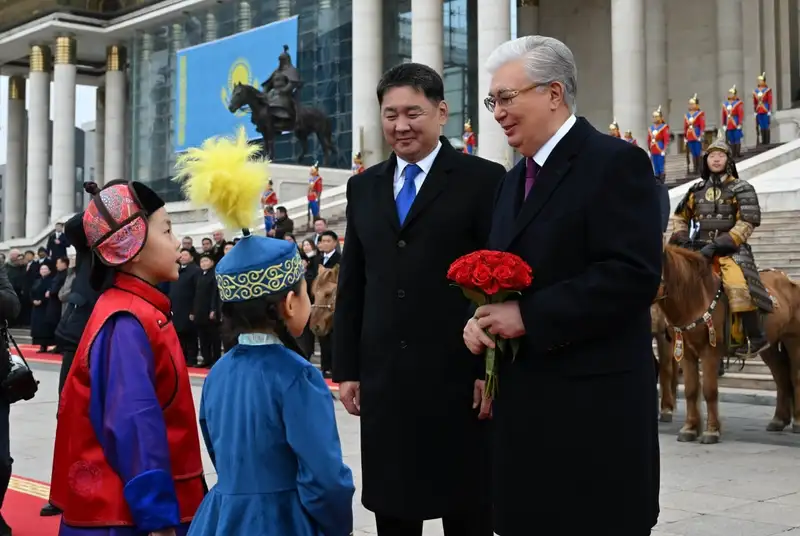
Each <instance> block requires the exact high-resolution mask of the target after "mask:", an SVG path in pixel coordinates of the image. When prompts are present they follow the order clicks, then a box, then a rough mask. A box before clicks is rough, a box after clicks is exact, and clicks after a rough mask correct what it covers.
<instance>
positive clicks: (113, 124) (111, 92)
mask: <svg viewBox="0 0 800 536" xmlns="http://www.w3.org/2000/svg"><path fill="white" fill-rule="evenodd" d="M126 58H127V56H126V51H125V48H124V47H122V46H119V45H111V46H110V47H108V48H107V49H106V98H105V108H106V113H105V118H106V120H105V136H104V138H105V145H104V149H103V157H104V158H105V165H104V170H103V171H104V173H103V179H104V182H106V183H108V182H111V181H114V180H117V179H123V178H125V115H126V114H125V104H126V102H125V101H126V99H125V62H126Z"/></svg>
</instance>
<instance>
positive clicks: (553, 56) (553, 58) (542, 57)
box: [486, 35, 578, 113]
mask: <svg viewBox="0 0 800 536" xmlns="http://www.w3.org/2000/svg"><path fill="white" fill-rule="evenodd" d="M517 60H523V62H524V64H525V73H526V74H527V75H528V78H530V80H531V82H533V83H538V84H549V83H551V82H558V83H559V84H561V85H562V86H564V101H565V102H566V104H567V106H569V109H570V110H571V111H572V112H573V113H575V97H576V93H577V90H578V68H577V67H576V66H575V57H574V56H573V55H572V51H571V50H570V49H569V47H568V46H567V45H565V44H564V43H562V42H561V41H559V40H558V39H555V38H553V37H545V36H543V35H529V36H526V37H520V38H518V39H513V40H511V41H506V42H505V43H503V44H502V45H500V46H499V47H497V48H496V49H494V52H492V53H491V54H490V55H489V59H488V60H486V69H487V70H488V71H489V73H490V74H494V73H495V71H497V69H499V68H500V67H502V66H503V65H505V64H506V63H509V62H512V61H517Z"/></svg>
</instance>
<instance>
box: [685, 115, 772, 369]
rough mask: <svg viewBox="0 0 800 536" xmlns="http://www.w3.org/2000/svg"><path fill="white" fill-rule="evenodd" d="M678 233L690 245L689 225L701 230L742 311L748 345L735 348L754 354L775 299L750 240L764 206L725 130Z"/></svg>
mask: <svg viewBox="0 0 800 536" xmlns="http://www.w3.org/2000/svg"><path fill="white" fill-rule="evenodd" d="M671 219H672V221H673V226H674V229H675V230H674V232H673V234H672V237H671V238H670V243H675V244H681V245H682V244H688V243H689V241H690V238H689V225H690V222H691V221H692V220H695V221H697V223H698V224H699V229H698V231H697V233H696V234H695V236H694V239H693V245H694V246H695V247H702V249H700V253H702V254H703V255H705V256H706V257H707V258H708V259H709V260H710V259H713V258H714V257H717V258H718V259H719V266H720V271H721V275H722V285H723V288H724V289H725V295H726V296H727V298H728V305H729V307H730V311H731V313H734V314H738V315H741V319H742V327H743V328H744V332H745V336H746V344H744V345H743V346H742V347H740V348H738V349H737V350H736V355H737V356H738V357H750V356H752V355H754V354H757V353H758V352H761V351H763V350H765V349H766V348H767V347H768V346H769V344H768V342H767V339H766V337H765V335H764V331H763V327H762V316H763V314H765V313H770V312H772V307H773V305H772V299H771V298H770V295H769V293H768V292H767V290H766V289H765V288H764V284H763V283H762V282H761V278H760V277H759V275H758V269H757V268H756V264H755V261H754V260H753V252H752V250H751V249H750V246H749V245H748V244H747V240H748V239H749V238H750V235H751V234H752V233H753V230H754V229H755V228H756V227H758V226H759V225H760V224H761V209H760V207H759V204H758V195H756V191H755V189H754V188H753V186H752V185H751V184H750V183H749V182H747V181H745V180H742V179H739V174H738V173H737V171H736V165H735V164H734V162H733V154H732V152H731V149H730V147H729V146H728V144H727V143H725V140H724V138H723V134H722V132H721V131H720V134H719V137H718V139H717V140H716V141H715V142H714V143H712V144H711V145H710V146H709V147H708V150H707V151H706V154H705V155H704V156H703V172H702V180H701V181H700V182H698V183H696V184H694V185H693V186H692V187H691V188H690V189H689V191H688V192H686V195H685V196H684V197H683V199H682V200H681V202H680V203H679V204H678V206H677V208H676V209H675V213H674V215H673V216H672V218H671Z"/></svg>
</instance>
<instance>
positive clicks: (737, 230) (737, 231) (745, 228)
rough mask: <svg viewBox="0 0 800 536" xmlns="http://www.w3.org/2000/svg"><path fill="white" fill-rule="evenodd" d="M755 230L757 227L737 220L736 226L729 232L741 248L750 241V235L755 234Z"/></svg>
mask: <svg viewBox="0 0 800 536" xmlns="http://www.w3.org/2000/svg"><path fill="white" fill-rule="evenodd" d="M754 229H755V227H753V225H752V224H750V223H747V222H746V221H744V220H737V221H736V225H734V226H733V228H732V229H731V230H730V231H728V232H729V233H730V235H731V236H732V237H733V239H734V240H735V241H736V245H737V246H740V245H742V244H744V243H745V242H747V241H748V240H749V239H750V235H752V234H753V230H754Z"/></svg>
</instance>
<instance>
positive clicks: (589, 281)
mask: <svg viewBox="0 0 800 536" xmlns="http://www.w3.org/2000/svg"><path fill="white" fill-rule="evenodd" d="M487 68H488V70H489V71H490V73H491V74H492V81H491V87H489V88H487V89H488V91H489V94H488V96H487V97H486V99H485V101H484V103H485V105H486V107H487V108H488V109H489V110H490V111H492V112H493V114H494V118H495V120H496V121H497V122H498V123H499V124H500V126H502V127H503V130H504V132H505V135H506V137H507V138H508V144H509V145H511V146H512V147H514V148H515V149H516V150H517V151H519V152H520V153H521V154H522V155H523V156H524V157H525V158H523V159H522V161H521V162H520V163H519V164H518V165H517V166H515V167H514V168H513V169H512V170H511V171H509V172H508V174H507V175H506V176H505V178H504V179H503V182H502V183H501V184H500V186H499V187H498V190H497V194H496V196H495V204H494V210H493V212H492V214H493V216H492V226H491V231H490V235H489V244H488V246H489V249H493V250H501V251H508V252H512V253H515V254H517V255H519V256H521V257H522V258H523V259H524V260H525V261H526V262H527V263H528V264H530V266H531V267H532V268H533V283H532V285H531V286H530V287H529V288H527V289H525V290H524V291H523V292H522V294H521V296H520V297H519V299H518V300H514V301H508V302H506V303H503V304H493V305H486V306H483V307H480V308H478V309H477V311H476V313H475V315H474V317H473V318H472V319H471V320H469V322H468V323H467V325H466V327H465V329H464V341H465V343H466V345H467V347H468V348H469V349H470V350H471V351H472V352H473V353H475V354H480V353H481V352H483V351H484V350H485V348H486V347H488V346H492V345H493V344H494V343H493V342H492V340H491V339H490V338H489V337H487V336H486V334H485V333H484V330H488V331H489V332H490V333H492V334H498V335H501V336H502V337H504V338H506V339H513V338H519V340H520V346H519V351H518V353H517V355H516V358H515V359H513V360H512V359H511V358H510V357H509V356H504V357H503V358H502V359H501V364H500V367H499V376H498V378H499V386H500V387H499V391H498V397H497V399H496V400H495V401H494V407H493V417H494V427H493V445H492V451H493V480H494V482H493V488H494V489H493V492H494V495H493V503H494V512H495V531H496V532H497V533H498V534H500V535H501V536H529V535H530V534H533V533H535V532H537V530H538V531H544V532H547V533H548V534H550V535H553V536H578V535H580V534H585V533H591V534H605V533H608V534H614V536H643V535H646V534H650V532H651V528H652V527H653V526H654V525H655V524H656V521H657V519H658V491H659V447H658V428H657V426H658V425H657V422H656V419H655V415H654V413H653V407H655V405H656V383H655V382H656V379H655V373H654V370H653V357H652V347H651V337H650V304H651V303H652V301H653V299H654V298H655V296H656V293H657V290H658V286H659V282H660V277H661V253H662V235H661V222H660V220H661V217H660V207H659V198H658V191H657V188H656V185H655V183H654V181H653V173H652V169H651V168H650V162H649V161H648V159H647V155H646V154H645V152H644V151H642V150H641V149H639V148H638V147H635V146H633V145H631V144H629V143H627V142H625V141H624V140H621V139H617V138H613V137H611V136H607V135H605V134H603V133H600V132H598V131H597V130H595V129H594V127H592V126H591V125H590V124H589V122H588V121H586V119H584V118H582V117H576V116H575V115H574V113H575V108H576V102H575V96H576V91H577V69H576V66H575V59H574V58H573V55H572V52H571V51H570V49H569V48H567V46H566V45H564V43H562V42H560V41H558V40H556V39H552V38H549V37H543V36H530V37H522V38H520V39H516V40H513V41H509V42H507V43H504V44H503V45H501V46H500V47H498V48H497V49H496V50H495V51H494V52H493V53H492V55H491V56H490V57H489V60H488V65H487ZM620 82H621V83H625V82H624V81H620ZM534 497H535V498H534Z"/></svg>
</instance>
